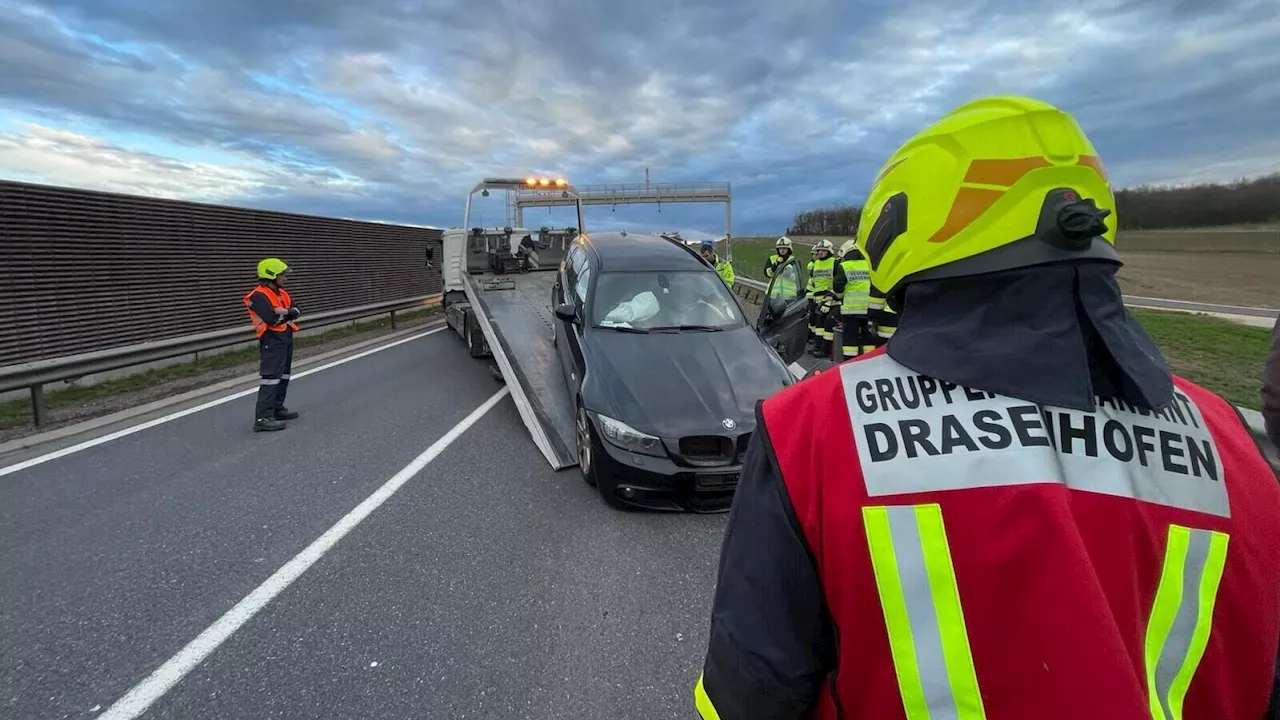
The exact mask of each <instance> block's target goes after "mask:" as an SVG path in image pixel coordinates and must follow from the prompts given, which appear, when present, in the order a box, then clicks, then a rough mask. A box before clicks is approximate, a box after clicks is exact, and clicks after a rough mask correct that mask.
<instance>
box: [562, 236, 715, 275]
mask: <svg viewBox="0 0 1280 720" xmlns="http://www.w3.org/2000/svg"><path fill="white" fill-rule="evenodd" d="M587 239H588V240H589V244H590V246H591V248H592V249H593V250H594V251H595V255H596V258H597V259H598V261H599V269H600V272H660V271H665V272H678V271H682V270H684V271H697V270H708V271H709V270H711V268H710V267H709V266H707V264H706V263H705V262H703V261H702V258H700V257H699V256H698V255H697V251H696V250H693V249H692V248H690V247H688V246H686V245H685V244H684V243H682V242H680V241H674V242H673V241H671V240H667V239H666V238H663V237H660V236H658V235H651V234H649V233H630V232H629V233H622V232H602V233H590V234H589V235H588V236H587Z"/></svg>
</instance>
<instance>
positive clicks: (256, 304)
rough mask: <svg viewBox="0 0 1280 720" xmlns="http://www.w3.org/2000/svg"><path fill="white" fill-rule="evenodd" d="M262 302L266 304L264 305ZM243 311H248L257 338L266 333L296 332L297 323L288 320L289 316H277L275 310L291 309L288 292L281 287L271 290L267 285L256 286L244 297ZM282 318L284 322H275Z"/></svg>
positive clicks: (291, 303)
mask: <svg viewBox="0 0 1280 720" xmlns="http://www.w3.org/2000/svg"><path fill="white" fill-rule="evenodd" d="M263 300H265V301H266V302H265V303H264V302H263ZM244 306H245V309H246V310H248V311H249V320H250V321H251V322H252V323H253V332H254V334H255V335H257V336H258V337H262V336H263V335H265V334H267V332H268V331H270V332H276V333H282V332H285V331H286V330H291V331H293V332H297V331H298V323H296V322H294V321H293V320H290V319H288V318H289V314H288V313H284V314H277V313H276V312H275V310H276V308H280V309H283V310H288V309H289V308H291V307H293V299H292V298H291V297H290V296H289V291H288V290H285V289H284V288H282V287H277V288H272V287H270V286H268V285H262V284H260V285H257V286H255V287H254V288H253V289H252V290H250V291H249V292H248V294H246V295H245V296H244ZM281 318H284V319H285V321H284V322H279V323H277V322H276V320H279V319H281Z"/></svg>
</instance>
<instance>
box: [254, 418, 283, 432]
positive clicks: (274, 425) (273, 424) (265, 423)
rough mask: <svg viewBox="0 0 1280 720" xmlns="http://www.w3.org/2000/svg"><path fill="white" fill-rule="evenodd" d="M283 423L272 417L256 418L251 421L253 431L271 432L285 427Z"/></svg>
mask: <svg viewBox="0 0 1280 720" xmlns="http://www.w3.org/2000/svg"><path fill="white" fill-rule="evenodd" d="M285 427H286V426H285V424H284V423H282V422H280V421H279V420H275V419H273V418H258V419H257V420H254V421H253V431H254V432H271V431H273V430H283V429H285Z"/></svg>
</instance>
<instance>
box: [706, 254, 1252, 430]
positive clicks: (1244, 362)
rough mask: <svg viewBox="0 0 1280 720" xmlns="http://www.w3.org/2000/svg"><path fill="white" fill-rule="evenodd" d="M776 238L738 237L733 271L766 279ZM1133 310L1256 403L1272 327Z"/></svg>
mask: <svg viewBox="0 0 1280 720" xmlns="http://www.w3.org/2000/svg"><path fill="white" fill-rule="evenodd" d="M773 242H774V239H773V238H740V239H739V238H735V239H734V241H733V258H734V261H733V269H734V272H735V273H737V274H738V275H741V276H746V277H750V278H754V279H756V280H760V279H762V275H763V272H762V269H763V268H764V263H765V261H766V260H768V258H769V255H770V253H772V252H773ZM720 251H721V252H723V250H722V249H721V250H720ZM798 255H799V257H800V258H801V260H802V261H803V262H808V249H807V248H801V249H800V251H799V253H798ZM1132 312H1133V314H1134V317H1136V318H1137V319H1138V321H1139V322H1141V323H1142V325H1143V327H1145V328H1146V329H1147V332H1149V333H1150V334H1151V337H1152V338H1153V339H1154V340H1155V341H1156V343H1157V344H1158V345H1159V346H1160V348H1161V349H1162V350H1163V351H1164V353H1165V357H1166V358H1167V359H1168V361H1169V366H1170V367H1171V368H1172V369H1173V371H1174V372H1175V373H1177V374H1178V375H1181V376H1183V377H1185V378H1187V379H1188V380H1191V381H1192V382H1195V383H1196V384H1198V385H1203V386H1204V387H1206V388H1209V389H1210V390H1213V391H1215V392H1217V393H1219V394H1221V395H1222V396H1223V397H1225V398H1227V399H1228V400H1230V401H1231V402H1232V403H1234V404H1236V405H1240V406H1242V407H1247V408H1252V409H1254V410H1257V409H1258V406H1259V404H1260V403H1259V399H1258V386H1259V383H1260V382H1261V373H1262V364H1263V362H1264V361H1265V360H1266V356H1267V352H1268V350H1269V348H1270V346H1271V333H1270V331H1269V330H1267V329H1266V328H1257V327H1249V326H1246V325H1241V324H1239V323H1234V322H1231V321H1229V320H1223V319H1220V318H1216V317H1213V316H1211V315H1193V314H1191V313H1183V312H1168V311H1161V310H1143V309H1135V310H1133V311H1132Z"/></svg>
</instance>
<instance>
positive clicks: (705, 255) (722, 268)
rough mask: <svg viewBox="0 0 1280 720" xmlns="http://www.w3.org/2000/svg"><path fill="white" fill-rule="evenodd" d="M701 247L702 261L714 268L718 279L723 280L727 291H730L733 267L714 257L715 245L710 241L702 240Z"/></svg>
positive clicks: (725, 261) (716, 256) (726, 261)
mask: <svg viewBox="0 0 1280 720" xmlns="http://www.w3.org/2000/svg"><path fill="white" fill-rule="evenodd" d="M701 245H702V259H703V260H706V261H707V262H709V263H711V267H713V268H715V269H716V272H717V273H719V274H720V279H721V280H724V284H725V285H728V286H729V289H730V290H732V289H733V280H734V275H733V265H732V264H731V263H730V262H729V261H728V260H721V259H720V257H719V256H718V255H716V246H715V243H713V242H711V241H710V240H703V241H702V244H701Z"/></svg>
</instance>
